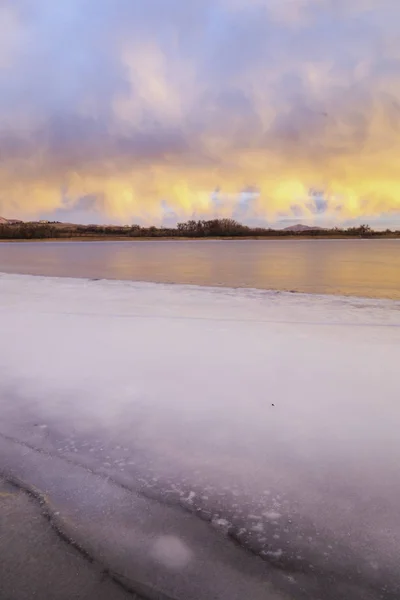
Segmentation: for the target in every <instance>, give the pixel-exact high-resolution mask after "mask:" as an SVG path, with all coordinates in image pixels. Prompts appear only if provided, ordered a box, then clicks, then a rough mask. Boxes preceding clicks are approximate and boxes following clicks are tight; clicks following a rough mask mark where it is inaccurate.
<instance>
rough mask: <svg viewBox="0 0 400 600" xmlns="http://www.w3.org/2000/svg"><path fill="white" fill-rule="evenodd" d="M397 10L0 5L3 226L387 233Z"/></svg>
mask: <svg viewBox="0 0 400 600" xmlns="http://www.w3.org/2000/svg"><path fill="white" fill-rule="evenodd" d="M399 22H400V2H399V1H398V0H351V1H350V0H190V1H189V0H68V1H59V2H57V1H55V0H0V215H1V216H4V217H8V218H10V217H20V218H24V219H32V218H37V217H42V218H43V217H45V218H57V219H60V220H65V221H67V220H74V221H80V222H122V223H131V222H138V223H148V222H154V223H159V222H163V221H164V222H173V221H176V220H184V219H186V218H190V217H192V216H195V217H199V218H200V217H201V218H203V217H207V216H210V217H212V216H216V215H218V216H234V217H236V218H238V219H239V220H241V221H243V222H255V221H257V222H268V223H273V222H277V221H278V222H279V221H285V220H287V221H291V220H294V221H303V222H311V221H313V222H332V223H333V222H334V223H340V222H342V223H343V222H349V221H351V220H352V219H354V220H356V221H357V220H358V221H363V222H369V223H372V224H373V223H377V224H379V223H396V224H398V223H399V222H400V129H399V125H400V36H399V33H398V32H399Z"/></svg>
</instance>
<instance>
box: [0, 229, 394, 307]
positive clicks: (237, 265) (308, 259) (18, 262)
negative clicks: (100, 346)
mask: <svg viewBox="0 0 400 600" xmlns="http://www.w3.org/2000/svg"><path fill="white" fill-rule="evenodd" d="M1 271H2V272H8V273H27V274H32V275H52V276H65V277H89V278H99V279H103V278H104V279H130V280H139V281H156V282H163V283H183V284H195V285H207V286H227V287H254V288H260V289H275V290H290V291H296V292H306V293H315V294H340V295H350V296H364V297H370V298H393V299H397V300H398V299H400V242H399V241H398V240H278V241H272V240H269V241H268V240H266V241H264V240H238V241H228V240H226V241H218V240H217V241H215V240H212V241H211V240H210V241H208V240H207V241H204V240H203V241H154V242H150V241H132V242H129V241H127V242H111V241H106V242H90V243H88V242H50V243H49V242H36V243H2V244H0V272H1Z"/></svg>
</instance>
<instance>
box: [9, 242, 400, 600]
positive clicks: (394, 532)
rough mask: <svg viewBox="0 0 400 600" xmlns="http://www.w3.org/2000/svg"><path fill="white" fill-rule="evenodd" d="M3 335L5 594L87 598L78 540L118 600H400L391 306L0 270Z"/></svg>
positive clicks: (398, 326)
mask: <svg viewBox="0 0 400 600" xmlns="http://www.w3.org/2000/svg"><path fill="white" fill-rule="evenodd" d="M67 246H68V247H69V244H68V245H67ZM165 246H167V244H166V245H165ZM29 247H30V248H33V247H34V245H30V246H29ZM78 247H80V248H83V251H86V250H85V248H86V246H85V247H83V245H80V246H78ZM140 247H142V246H140ZM49 248H53V245H51V246H50V245H49ZM90 248H92V247H90ZM93 248H94V246H93ZM89 251H91V250H89ZM0 331H1V345H0V382H1V383H0V406H1V414H2V420H1V421H2V422H1V427H0V453H1V457H2V458H1V465H0V467H1V468H0V471H1V472H0V504H1V506H2V507H3V508H2V511H3V512H2V514H7V515H8V517H7V519H6V520H5V521H4V524H3V530H2V531H3V533H2V538H1V540H0V558H1V560H0V564H3V565H6V566H5V567H4V568H3V567H0V576H1V581H2V586H3V588H2V589H3V590H6V591H7V594H6V595H7V598H12V600H14V599H17V600H19V599H20V598H25V597H29V596H24V595H23V594H22V593H21V594H20V595H18V590H19V589H21V588H20V587H19V586H22V583H21V582H22V581H23V577H27V580H28V583H26V586H27V589H32V581H35V576H36V579H37V586H42V588H43V586H45V585H46V584H45V582H46V581H47V578H50V577H51V576H52V574H53V580H54V581H56V582H58V583H57V584H56V585H57V586H59V587H63V586H64V587H63V589H64V590H67V592H68V594H69V595H66V596H65V597H66V598H67V597H68V598H75V597H76V598H78V597H81V596H79V589H80V588H79V589H78V591H77V592H76V595H74V593H75V592H73V589H72V588H71V583H68V570H67V567H66V568H65V569H66V570H64V568H63V567H62V565H63V564H64V561H63V560H61V558H59V555H58V554H57V553H58V552H64V551H65V550H63V549H65V547H66V545H67V544H69V550H70V551H71V552H72V553H74V552H75V554H76V553H78V555H79V556H78V558H79V557H80V558H82V557H83V558H85V557H86V558H87V557H90V559H91V560H92V561H93V562H92V563H90V565H92V566H91V567H90V568H92V567H93V565H95V566H96V565H97V566H98V568H99V569H100V572H101V573H103V574H104V573H106V575H107V576H105V575H104V577H103V579H102V581H103V580H104V586H111V587H110V588H107V590H108V591H107V590H106V589H105V588H104V587H101V586H100V587H101V590H103V594H104V596H105V597H110V598H111V597H115V598H119V597H128V596H124V594H125V592H126V593H127V594H128V592H127V591H126V590H128V591H129V590H131V591H132V590H133V591H134V592H135V593H138V594H139V596H140V597H141V598H150V599H151V598H162V599H165V600H167V599H174V600H197V599H199V600H203V599H204V600H206V599H209V598H211V597H215V598H218V599H221V600H239V599H242V598H251V599H252V600H253V599H254V600H264V599H265V600H303V599H304V600H305V599H307V600H320V599H321V598H323V600H337V599H338V598H346V600H397V599H398V598H399V597H400V575H399V570H398V556H399V553H400V508H399V507H400V479H399V477H398V468H399V467H398V465H399V464H400V441H399V436H398V423H399V421H400V404H399V402H398V398H399V394H400V384H399V381H400V380H399V377H398V365H399V363H400V303H399V302H395V301H390V300H371V299H355V298H344V297H326V296H325V297H323V296H311V295H294V294H285V293H275V292H266V291H262V290H261V291H257V290H234V289H229V288H206V287H203V288H202V287H191V286H180V285H174V286H172V285H156V284H150V283H133V282H129V281H125V282H118V281H91V280H85V279H80V280H79V279H62V278H45V277H30V276H21V275H0ZM1 477H2V478H3V479H1ZM18 490H19V492H18ZM17 492H18V493H17ZM13 494H14V495H13ZM16 498H18V501H17V499H16ZM34 511H36V512H34ZM41 514H42V516H43V514H44V515H45V516H46V519H43V530H42V529H40V516H41ZM24 519H25V520H24ZM22 522H24V523H25V527H24V528H23V530H22V533H21V535H20V536H16V535H15V531H18V530H19V529H18V527H19V528H21V527H22V526H21V523H22ZM7 527H8V529H7ZM45 527H47V528H50V529H51V531H47V530H46V531H47V532H45V529H44V528H45ZM38 528H39V532H38V531H37V529H38ZM35 532H36V533H35ZM56 533H57V534H58V538H55V539H54V540H53V541H52V542H50V537H49V541H48V544H53V546H54V557H55V558H54V564H53V562H51V567H49V566H48V565H47V563H46V560H45V558H43V557H42V558H41V554H39V558H38V559H37V563H36V564H35V565H33V564H32V563H31V561H27V564H28V567H29V568H28V574H29V576H28V575H26V571H25V569H22V575H21V573H19V574H18V568H17V567H18V565H21V556H22V557H24V556H30V553H31V552H32V550H31V548H34V542H33V541H32V540H34V539H36V538H35V535H39V534H40V535H43V536H45V535H48V536H50V535H51V534H52V535H55V534H56ZM46 539H47V538H46ZM29 544H32V545H31V546H29ZM53 546H52V547H53ZM10 548H13V553H11V550H10ZM10 553H11V555H10ZM79 553H80V554H79ZM60 556H61V555H60ZM13 557H14V558H13ZM75 558H76V557H75ZM71 560H72V558H71ZM13 561H14V562H13ZM68 564H70V563H68ZM60 565H61V566H60ZM2 568H3V571H4V572H2V571H1V569H2ZM19 568H20V569H21V566H20V567H19ZM29 569H30V570H31V571H32V573H31V571H29ZM71 569H72V572H74V571H73V565H71ZM75 570H76V569H75ZM79 572H80V573H81V574H82V573H85V572H84V571H79ZM16 573H17V576H16V575H15V574H16ZM13 576H14V579H12V578H13ZM90 577H94V575H93V573H91V574H90V576H89V573H88V574H87V575H82V578H83V580H84V583H85V585H89V584H88V581H90ZM74 581H75V580H74ZM75 583H76V582H75ZM117 583H118V585H119V586H120V587H119V588H118V594H121V595H118V594H117V590H114V592H112V591H110V589H111V590H112V589H114V588H113V586H114V587H115V585H117ZM48 585H50V584H48ZM54 585H55V584H54ZM76 585H78V584H76ZM96 585H97V586H99V585H100V584H99V582H98V581H96ZM101 585H103V584H101ZM121 585H122V587H121ZM5 586H8V587H5ZM29 586H30V587H29ZM37 586H36V589H42V588H38V587H37ZM93 586H95V584H93ZM56 589H57V590H58V588H56ZM91 589H92V588H91ZM94 589H95V587H93V590H94ZM16 590H17V592H16ZM101 590H100V591H101ZM100 591H99V589H98V588H96V589H95V591H92V592H91V593H92V595H90V594H89V592H88V594H87V595H86V596H84V597H85V598H93V600H94V598H98V597H99V598H100V597H102V596H101V594H100ZM67 592H66V593H67ZM113 593H115V596H113V595H112V594H113ZM13 594H14V595H13ZM16 594H17V595H16ZM53 596H54V597H57V598H59V597H60V598H61V597H62V598H63V597H64V596H62V595H58V596H55V595H54V588H53ZM139 596H137V597H139Z"/></svg>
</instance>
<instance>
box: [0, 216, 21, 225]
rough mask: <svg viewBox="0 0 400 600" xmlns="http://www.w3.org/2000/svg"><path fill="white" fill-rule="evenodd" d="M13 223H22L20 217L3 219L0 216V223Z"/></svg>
mask: <svg viewBox="0 0 400 600" xmlns="http://www.w3.org/2000/svg"><path fill="white" fill-rule="evenodd" d="M15 223H23V221H21V220H20V219H5V218H4V217H0V225H13V224H15Z"/></svg>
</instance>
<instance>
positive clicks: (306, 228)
mask: <svg viewBox="0 0 400 600" xmlns="http://www.w3.org/2000/svg"><path fill="white" fill-rule="evenodd" d="M283 231H293V232H295V233H296V232H301V231H324V228H323V227H317V226H316V225H312V226H309V225H302V224H301V223H298V224H297V225H290V227H285V229H284V230H283Z"/></svg>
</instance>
